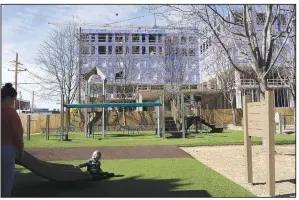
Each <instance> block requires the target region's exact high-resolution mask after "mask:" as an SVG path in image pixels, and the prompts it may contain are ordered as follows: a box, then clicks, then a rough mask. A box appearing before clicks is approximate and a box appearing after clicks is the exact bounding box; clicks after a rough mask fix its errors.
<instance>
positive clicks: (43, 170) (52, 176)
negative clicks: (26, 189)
mask: <svg viewBox="0 0 299 200" xmlns="http://www.w3.org/2000/svg"><path fill="white" fill-rule="evenodd" d="M16 164H18V165H21V166H23V167H25V168H27V169H29V170H30V171H32V172H33V173H35V174H36V175H38V176H40V177H42V178H44V179H48V180H50V181H55V182H69V181H82V180H91V176H90V175H89V174H88V173H86V172H82V171H81V169H77V168H75V166H73V165H65V164H58V163H49V162H46V161H42V160H39V159H37V158H36V157H34V156H33V155H31V154H30V153H28V152H26V151H25V152H24V156H23V157H22V158H21V159H16Z"/></svg>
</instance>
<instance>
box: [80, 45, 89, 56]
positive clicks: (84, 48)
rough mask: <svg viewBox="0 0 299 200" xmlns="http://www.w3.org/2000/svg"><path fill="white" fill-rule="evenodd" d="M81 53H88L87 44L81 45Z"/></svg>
mask: <svg viewBox="0 0 299 200" xmlns="http://www.w3.org/2000/svg"><path fill="white" fill-rule="evenodd" d="M81 53H82V54H83V55H89V46H83V47H82V51H81Z"/></svg>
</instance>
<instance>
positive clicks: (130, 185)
mask: <svg viewBox="0 0 299 200" xmlns="http://www.w3.org/2000/svg"><path fill="white" fill-rule="evenodd" d="M15 173H16V174H15V185H14V188H13V192H12V195H13V197H210V196H211V195H210V194H209V193H208V192H207V191H205V190H188V191H174V190H176V189H178V188H179V187H180V186H182V184H180V181H181V180H180V179H167V180H161V179H159V180H157V179H141V177H138V176H135V177H125V176H124V177H122V178H111V179H106V180H101V181H88V182H75V183H74V182H73V183H64V184H61V183H60V184H58V183H53V182H50V181H47V180H44V179H41V178H40V177H38V176H36V175H34V174H32V173H20V171H18V170H16V172H15ZM119 177H121V175H119Z"/></svg>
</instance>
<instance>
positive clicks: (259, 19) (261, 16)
mask: <svg viewBox="0 0 299 200" xmlns="http://www.w3.org/2000/svg"><path fill="white" fill-rule="evenodd" d="M265 21H266V15H265V13H257V14H256V23H257V24H258V25H264V24H265Z"/></svg>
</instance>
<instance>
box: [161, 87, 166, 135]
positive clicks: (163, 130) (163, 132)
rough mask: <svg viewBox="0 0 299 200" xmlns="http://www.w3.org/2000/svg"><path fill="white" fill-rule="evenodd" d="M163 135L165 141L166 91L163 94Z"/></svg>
mask: <svg viewBox="0 0 299 200" xmlns="http://www.w3.org/2000/svg"><path fill="white" fill-rule="evenodd" d="M161 116H162V135H163V139H165V95H164V91H163V92H162V113H161Z"/></svg>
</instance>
